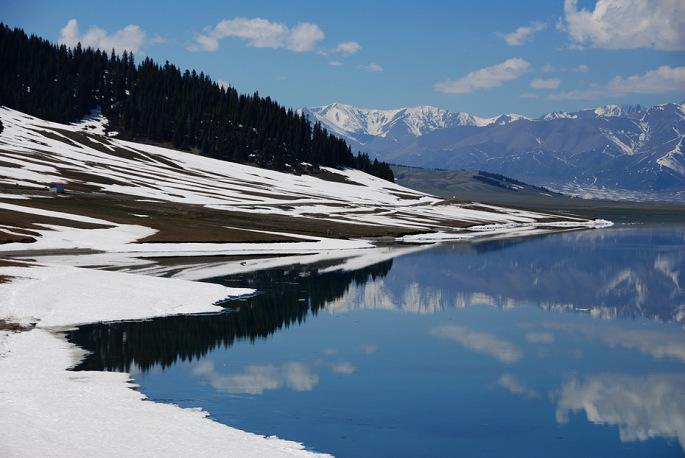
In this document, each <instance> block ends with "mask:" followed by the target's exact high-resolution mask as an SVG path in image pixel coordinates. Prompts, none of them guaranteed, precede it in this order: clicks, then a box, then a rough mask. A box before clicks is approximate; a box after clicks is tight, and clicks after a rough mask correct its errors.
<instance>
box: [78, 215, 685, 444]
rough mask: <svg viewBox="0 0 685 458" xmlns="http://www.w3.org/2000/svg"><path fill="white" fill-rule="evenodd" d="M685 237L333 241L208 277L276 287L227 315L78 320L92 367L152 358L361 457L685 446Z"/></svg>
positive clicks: (217, 404)
mask: <svg viewBox="0 0 685 458" xmlns="http://www.w3.org/2000/svg"><path fill="white" fill-rule="evenodd" d="M684 241H685V229H682V228H652V229H616V230H611V231H588V232H582V233H568V234H562V235H555V236H550V237H544V238H536V239H524V240H507V241H496V242H488V243H481V244H461V245H453V246H449V245H446V246H439V247H434V248H432V249H429V250H424V251H415V252H411V253H409V254H405V255H404V256H400V257H397V258H395V259H387V257H384V258H382V259H385V260H383V261H381V262H378V263H373V262H371V260H373V259H374V257H373V255H369V254H368V253H367V254H366V255H365V258H364V261H363V262H361V261H360V259H358V258H350V259H341V258H339V257H338V259H335V260H321V259H320V258H319V259H317V261H316V262H310V263H300V264H295V265H288V266H280V267H278V268H270V269H266V270H263V271H257V272H251V273H249V274H242V275H230V276H221V277H217V278H212V279H210V280H207V281H212V282H218V283H222V284H225V285H229V286H250V287H253V288H256V289H258V290H260V294H258V295H256V296H254V297H251V298H247V299H244V300H241V301H234V302H230V303H228V304H227V309H226V311H225V312H224V313H221V314H213V315H200V316H176V317H168V318H160V319H154V320H149V321H141V322H124V323H110V324H97V325H89V326H83V327H81V328H79V329H78V330H75V331H73V332H71V333H69V335H68V337H69V339H70V340H72V341H73V342H75V343H77V344H78V345H80V346H82V347H84V348H86V349H87V350H90V351H91V352H92V353H91V354H90V355H89V356H88V357H87V358H86V359H85V360H83V361H82V363H81V364H80V366H79V367H78V369H88V370H101V369H107V370H125V371H130V370H132V369H133V370H135V372H136V379H137V381H138V382H139V383H140V384H141V390H143V392H145V393H146V394H149V395H150V396H151V397H153V398H154V397H155V396H158V397H161V398H163V399H168V400H171V401H172V402H176V403H179V404H181V405H187V406H194V407H195V406H199V407H203V408H205V409H207V410H209V411H210V413H211V414H212V415H213V417H214V418H217V419H218V420H219V421H225V422H227V423H229V424H231V425H234V426H237V427H240V428H244V429H247V430H250V431H255V432H258V433H260V434H267V435H268V434H278V435H279V436H281V437H285V438H288V439H294V440H300V441H303V442H304V443H305V444H307V445H309V446H313V447H317V448H318V449H320V450H323V451H330V452H333V453H336V454H338V455H342V456H345V455H349V456H360V455H379V454H381V455H395V456H418V455H425V454H429V455H444V456H454V455H465V456H472V455H505V454H507V455H519V456H536V455H537V456H546V455H547V453H546V452H549V451H550V450H553V451H554V454H555V455H559V456H607V455H622V456H623V455H625V456H662V455H663V456H666V455H673V456H679V455H682V452H683V451H684V450H685V440H684V439H685V390H684V389H683V387H685V366H684V364H685V332H684V331H683V328H682V322H683V319H684V318H685V293H683V291H682V289H681V285H682V284H683V282H684V281H685V279H684V278H683V275H684V273H683V272H685V243H683V242H684ZM379 259H380V258H379ZM220 270H221V269H219V268H217V266H213V271H217V272H218V271H220ZM557 311H560V312H564V313H550V312H557ZM155 368H162V369H163V370H152V369H155ZM180 387H183V388H182V389H181V388H180ZM341 431H344V434H341ZM655 438H658V439H659V441H655V440H654V439H655ZM425 444H430V447H431V448H430V450H429V451H428V452H427V450H426V448H425ZM543 452H544V453H543Z"/></svg>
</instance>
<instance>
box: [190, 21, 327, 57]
mask: <svg viewBox="0 0 685 458" xmlns="http://www.w3.org/2000/svg"><path fill="white" fill-rule="evenodd" d="M324 36H325V35H324V33H323V30H321V28H320V27H319V26H318V25H316V24H311V23H309V22H301V23H299V24H296V25H295V26H294V27H292V28H289V27H288V26H286V25H285V24H283V23H280V22H271V21H269V20H267V19H262V18H244V17H236V18H233V19H224V20H222V21H220V22H219V23H218V24H217V25H215V26H214V27H207V28H205V30H204V33H201V34H197V35H195V42H194V43H192V44H190V45H188V47H187V49H188V50H190V51H216V50H217V49H218V48H219V40H221V39H222V38H238V39H241V40H244V41H246V42H247V45H248V46H252V47H255V48H273V49H279V48H285V49H288V50H290V51H295V52H307V51H313V50H314V49H315V48H316V45H317V43H318V42H319V41H321V40H323V39H324Z"/></svg>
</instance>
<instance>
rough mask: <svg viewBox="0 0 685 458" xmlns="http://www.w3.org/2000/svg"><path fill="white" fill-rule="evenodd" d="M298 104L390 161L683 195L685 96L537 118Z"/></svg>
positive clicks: (565, 185) (568, 185)
mask: <svg viewBox="0 0 685 458" xmlns="http://www.w3.org/2000/svg"><path fill="white" fill-rule="evenodd" d="M305 112H306V113H307V114H308V115H309V116H310V118H312V119H316V120H318V121H320V122H321V123H322V124H323V125H324V126H325V127H327V128H328V129H329V130H330V131H332V132H334V133H335V134H336V135H339V136H340V137H342V138H344V139H345V140H347V141H348V142H349V143H350V144H351V145H352V147H353V149H359V150H362V151H366V152H368V153H370V154H372V155H373V156H376V157H378V158H380V159H383V160H386V161H389V162H393V163H396V164H404V165H413V166H419V167H440V168H450V169H455V170H458V169H469V170H487V171H490V172H496V173H502V174H505V175H507V176H511V177H513V178H517V179H520V180H524V181H527V182H530V183H532V184H537V185H543V186H547V187H551V188H554V189H563V190H565V191H569V190H580V191H582V190H583V189H586V190H593V192H595V193H597V194H601V193H602V190H604V192H605V193H606V194H607V195H609V194H610V193H613V195H617V194H620V193H621V192H624V193H626V194H628V193H629V194H630V195H631V196H635V195H637V196H639V195H640V194H639V193H640V192H644V193H657V194H660V195H665V196H671V197H673V198H676V199H678V198H680V199H682V198H685V196H683V195H682V191H683V190H684V189H685V156H683V151H682V147H683V145H682V142H683V137H684V136H685V103H680V104H675V103H667V104H662V105H657V106H654V107H651V108H645V107H642V106H640V105H606V106H602V107H597V108H594V109H588V110H581V111H577V112H552V113H549V114H546V115H544V116H541V117H539V118H536V119H529V118H526V117H523V116H520V115H514V114H505V115H501V116H496V117H493V118H480V117H477V116H473V115H470V114H468V113H463V112H458V113H451V112H449V111H447V110H442V109H438V108H434V107H416V108H402V109H397V110H369V109H359V108H355V107H351V106H349V105H340V104H332V105H327V106H324V107H315V108H310V109H308V110H305ZM581 193H582V192H581ZM636 193H637V194H636ZM678 193H680V194H678Z"/></svg>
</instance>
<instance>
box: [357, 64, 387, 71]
mask: <svg viewBox="0 0 685 458" xmlns="http://www.w3.org/2000/svg"><path fill="white" fill-rule="evenodd" d="M359 68H361V69H362V70H364V71H367V72H369V73H379V72H382V71H383V67H381V66H380V65H378V64H375V63H373V62H371V63H370V64H368V65H360V66H359Z"/></svg>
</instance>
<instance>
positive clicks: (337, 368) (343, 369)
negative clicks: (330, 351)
mask: <svg viewBox="0 0 685 458" xmlns="http://www.w3.org/2000/svg"><path fill="white" fill-rule="evenodd" d="M331 370H332V371H333V372H335V373H336V374H343V375H350V374H354V372H355V371H356V370H357V368H356V367H354V366H353V365H352V364H351V363H348V362H342V363H337V364H334V365H333V366H331Z"/></svg>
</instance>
